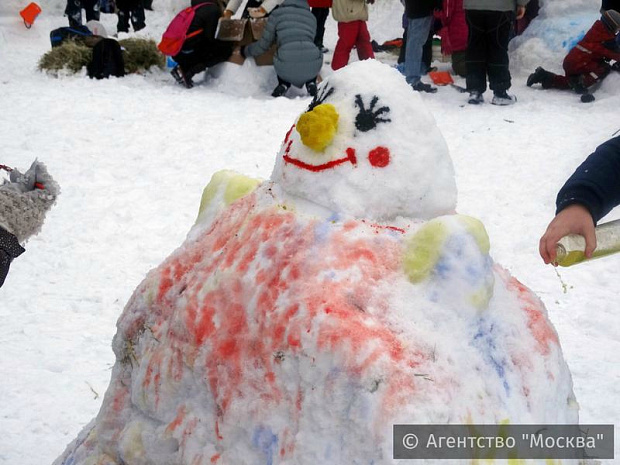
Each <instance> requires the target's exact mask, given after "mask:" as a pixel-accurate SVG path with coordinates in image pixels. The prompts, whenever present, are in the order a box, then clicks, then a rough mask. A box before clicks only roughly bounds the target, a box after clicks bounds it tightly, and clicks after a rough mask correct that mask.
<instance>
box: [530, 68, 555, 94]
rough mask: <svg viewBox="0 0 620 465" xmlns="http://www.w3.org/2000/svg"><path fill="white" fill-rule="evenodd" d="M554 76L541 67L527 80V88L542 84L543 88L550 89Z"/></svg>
mask: <svg viewBox="0 0 620 465" xmlns="http://www.w3.org/2000/svg"><path fill="white" fill-rule="evenodd" d="M552 76H553V75H552V74H551V73H550V72H549V71H547V70H545V69H544V68H542V67H541V66H539V67H538V68H536V70H535V71H534V72H533V73H532V74H530V75H529V77H528V78H527V86H528V87H532V86H533V85H534V84H542V86H543V88H545V89H546V88H548V87H549V84H550V81H551V79H552Z"/></svg>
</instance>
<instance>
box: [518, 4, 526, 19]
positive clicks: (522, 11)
mask: <svg viewBox="0 0 620 465" xmlns="http://www.w3.org/2000/svg"><path fill="white" fill-rule="evenodd" d="M524 16H525V7H524V6H523V5H519V6H517V19H521V18H523V17H524Z"/></svg>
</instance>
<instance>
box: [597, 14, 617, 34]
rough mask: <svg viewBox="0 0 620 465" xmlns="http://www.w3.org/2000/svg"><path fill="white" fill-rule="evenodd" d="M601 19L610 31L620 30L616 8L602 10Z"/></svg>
mask: <svg viewBox="0 0 620 465" xmlns="http://www.w3.org/2000/svg"><path fill="white" fill-rule="evenodd" d="M601 21H602V22H603V24H605V26H607V29H609V30H610V31H611V32H612V33H614V34H617V33H618V31H620V13H618V12H617V11H616V10H606V11H603V14H602V15H601Z"/></svg>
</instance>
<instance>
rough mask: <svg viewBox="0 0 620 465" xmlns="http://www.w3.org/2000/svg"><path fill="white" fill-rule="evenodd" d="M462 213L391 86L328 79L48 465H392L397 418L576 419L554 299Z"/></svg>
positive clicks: (142, 301) (389, 79)
mask: <svg viewBox="0 0 620 465" xmlns="http://www.w3.org/2000/svg"><path fill="white" fill-rule="evenodd" d="M455 205H456V186H455V180H454V170H453V167H452V162H451V159H450V156H449V153H448V150H447V146H446V144H445V142H444V140H443V137H442V136H441V134H440V132H439V130H438V128H437V126H436V124H435V121H434V119H433V117H432V116H431V115H430V114H429V113H428V111H427V110H426V109H425V108H424V105H423V101H422V99H421V97H420V96H419V95H418V94H417V93H415V92H411V89H410V88H409V86H407V84H406V83H405V81H404V80H403V79H402V77H401V76H400V75H399V73H398V72H397V71H395V70H393V69H392V68H390V67H388V66H386V65H382V64H380V63H379V62H376V61H374V60H368V61H363V62H358V63H353V64H351V65H349V66H347V67H345V68H343V69H342V70H339V71H338V72H336V73H334V74H333V75H331V76H329V78H328V79H326V80H325V81H324V82H323V83H322V85H321V87H320V88H319V92H318V94H317V96H316V97H315V98H314V99H313V101H312V102H311V103H310V105H309V106H308V108H307V109H306V110H305V111H304V112H303V113H302V114H301V115H300V116H299V117H298V119H297V120H296V121H295V123H294V124H293V125H292V126H291V128H290V130H289V131H288V133H287V134H286V136H285V137H284V141H283V143H282V146H281V148H280V151H279V153H278V155H277V160H276V163H275V168H274V171H273V174H272V176H271V179H270V180H267V181H260V180H256V179H251V178H248V177H246V176H243V175H240V174H237V173H234V172H231V171H222V172H219V173H216V174H215V175H214V176H213V178H212V180H211V182H210V183H209V184H208V185H207V187H206V188H205V190H204V192H203V196H202V201H201V205H200V209H199V215H198V219H197V221H196V224H195V225H194V227H193V228H192V230H191V231H190V233H189V234H188V236H187V239H186V241H185V242H184V243H183V244H182V245H181V247H179V249H177V250H176V251H175V252H174V253H172V255H171V256H170V257H169V258H168V259H166V261H165V262H164V263H162V264H161V265H160V266H159V267H158V268H156V269H154V270H152V271H151V272H150V273H149V274H148V275H147V277H146V278H145V280H144V281H143V282H142V283H141V284H140V285H139V286H138V288H137V289H136V291H135V292H134V294H133V296H132V298H131V299H130V301H129V302H128V303H127V305H126V307H125V310H124V312H123V314H122V315H121V317H120V319H119V321H118V325H117V326H118V332H117V334H116V336H115V337H114V342H113V348H114V352H115V354H116V363H115V366H114V369H113V373H112V380H111V383H110V386H109V388H108V391H107V393H106V395H105V398H104V401H103V405H102V407H101V410H100V412H99V414H98V415H97V417H96V418H95V419H94V420H93V421H92V422H91V423H90V424H89V425H87V426H86V427H85V428H84V429H83V431H82V432H81V433H80V434H79V436H78V437H77V438H76V439H75V440H74V441H73V442H72V443H71V444H70V445H69V446H68V448H67V450H66V451H65V452H64V454H63V455H62V456H61V457H59V458H58V459H57V461H56V462H55V464H56V465H68V464H71V465H78V464H88V465H93V464H101V465H103V464H106V465H120V464H162V465H169V464H188V465H190V464H191V465H199V464H200V465H202V464H205V465H206V464H226V465H228V464H234V465H244V464H270V465H274V464H281V465H284V464H287V465H290V464H295V465H305V464H308V465H310V464H317V463H320V464H334V465H343V464H369V465H370V464H375V465H377V464H392V463H399V462H398V461H396V460H394V459H393V458H392V429H393V425H394V424H439V425H444V424H564V423H577V421H578V407H577V403H576V401H575V397H574V394H573V390H572V382H571V376H570V372H569V370H568V367H567V365H566V363H565V361H564V359H563V356H562V351H561V348H560V345H559V341H558V336H557V333H556V332H555V330H554V328H553V326H552V325H551V323H550V322H549V320H548V318H547V313H546V310H545V308H544V306H543V304H542V302H541V301H540V300H539V299H538V298H537V297H536V296H535V295H534V294H533V293H532V292H531V291H530V290H529V289H527V288H526V287H525V286H524V285H523V284H521V283H520V282H519V281H518V280H516V279H515V278H513V277H512V276H510V275H509V273H508V272H507V271H505V270H504V269H502V268H501V267H500V266H499V265H497V264H495V263H493V260H492V259H491V257H490V256H489V250H490V244H489V239H488V236H487V234H486V232H485V229H484V226H483V225H482V223H481V222H480V221H478V220H476V219H475V218H472V217H469V216H464V215H458V214H456V213H455ZM487 458H489V457H487ZM491 459H492V457H491ZM491 462H492V460H487V461H485V463H491ZM402 463H407V462H402ZM428 463H430V462H428ZM451 463H457V462H456V461H452V462H451ZM463 463H471V462H465V461H463ZM531 463H536V462H531ZM541 463H547V462H544V461H541ZM554 463H561V462H560V461H556V462H554Z"/></svg>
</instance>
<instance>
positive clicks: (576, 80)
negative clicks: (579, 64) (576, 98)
mask: <svg viewBox="0 0 620 465" xmlns="http://www.w3.org/2000/svg"><path fill="white" fill-rule="evenodd" d="M568 85H569V86H570V88H571V89H573V91H574V92H575V93H576V94H579V95H584V94H587V93H588V88H587V87H586V85H585V84H584V82H583V76H570V77H569V78H568Z"/></svg>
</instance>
